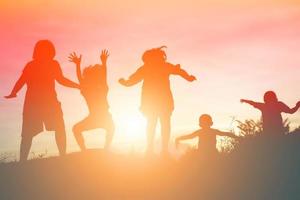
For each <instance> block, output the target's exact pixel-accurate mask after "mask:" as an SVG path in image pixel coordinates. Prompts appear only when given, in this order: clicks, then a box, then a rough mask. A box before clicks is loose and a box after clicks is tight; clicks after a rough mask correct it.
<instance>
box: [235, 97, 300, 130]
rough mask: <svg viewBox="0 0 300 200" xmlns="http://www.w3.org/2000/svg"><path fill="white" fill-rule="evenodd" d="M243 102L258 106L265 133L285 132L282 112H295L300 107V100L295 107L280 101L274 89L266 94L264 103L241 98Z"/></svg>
mask: <svg viewBox="0 0 300 200" xmlns="http://www.w3.org/2000/svg"><path fill="white" fill-rule="evenodd" d="M241 103H247V104H250V105H252V106H253V107H254V108H257V109H259V110H260V111H261V113H262V121H263V132H264V133H265V134H268V135H269V134H272V135H282V134H283V133H284V127H283V120H282V116H281V113H289V114H293V113H295V112H296V111H297V110H298V109H299V107H300V101H299V102H298V103H297V104H296V106H295V107H294V108H290V107H288V106H287V105H286V104H284V103H283V102H281V101H278V99H277V95H276V93H275V92H273V91H267V92H266V93H265V94H264V103H260V102H254V101H251V100H245V99H241Z"/></svg>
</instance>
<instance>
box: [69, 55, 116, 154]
mask: <svg viewBox="0 0 300 200" xmlns="http://www.w3.org/2000/svg"><path fill="white" fill-rule="evenodd" d="M108 56H109V54H108V51H107V50H103V51H102V53H101V55H100V59H101V62H102V65H99V64H96V65H94V66H89V67H86V68H85V69H84V70H83V73H82V74H81V69H80V63H81V55H80V57H78V56H77V55H76V53H73V54H70V57H69V58H70V62H73V63H75V64H76V72H77V77H78V80H79V83H80V88H81V94H82V95H83V97H84V98H85V101H86V103H87V105H88V109H89V115H88V116H87V117H86V118H84V119H83V120H81V121H80V122H78V123H77V124H75V125H74V127H73V133H74V136H75V139H76V141H77V143H78V145H79V147H80V149H81V150H82V151H83V150H86V147H85V144H84V138H83V136H82V132H83V131H87V130H91V129H96V128H103V129H105V130H106V143H105V148H106V149H107V148H109V146H110V144H111V141H112V138H113V135H114V123H113V120H112V117H111V114H110V112H109V105H108V102H107V93H108V86H107V77H106V73H107V72H106V71H107V69H106V68H107V66H106V62H107V58H108Z"/></svg>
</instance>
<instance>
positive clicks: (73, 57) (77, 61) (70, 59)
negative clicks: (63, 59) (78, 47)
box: [69, 52, 82, 65]
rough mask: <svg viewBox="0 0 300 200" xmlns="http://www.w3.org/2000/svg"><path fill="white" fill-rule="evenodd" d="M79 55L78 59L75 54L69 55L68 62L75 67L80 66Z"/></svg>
mask: <svg viewBox="0 0 300 200" xmlns="http://www.w3.org/2000/svg"><path fill="white" fill-rule="evenodd" d="M81 57H82V56H81V55H80V56H79V57H78V56H77V55H76V53H75V52H73V53H71V54H70V56H69V61H70V62H73V63H75V64H76V65H80V63H81Z"/></svg>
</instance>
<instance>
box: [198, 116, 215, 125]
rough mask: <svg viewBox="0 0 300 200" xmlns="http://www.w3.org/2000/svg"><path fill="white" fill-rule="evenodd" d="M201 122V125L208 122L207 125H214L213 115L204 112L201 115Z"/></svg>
mask: <svg viewBox="0 0 300 200" xmlns="http://www.w3.org/2000/svg"><path fill="white" fill-rule="evenodd" d="M199 123H200V125H201V124H202V125H204V124H206V125H209V126H212V124H213V121H212V117H211V116H210V115H208V114H203V115H201V116H200V117H199Z"/></svg>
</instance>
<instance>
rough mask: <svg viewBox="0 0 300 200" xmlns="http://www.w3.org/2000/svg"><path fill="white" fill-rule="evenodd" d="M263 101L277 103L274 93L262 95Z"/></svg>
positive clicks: (269, 92)
mask: <svg viewBox="0 0 300 200" xmlns="http://www.w3.org/2000/svg"><path fill="white" fill-rule="evenodd" d="M264 101H265V103H273V102H278V99H277V95H276V93H275V92H273V91H267V92H266V93H265V94H264Z"/></svg>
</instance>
